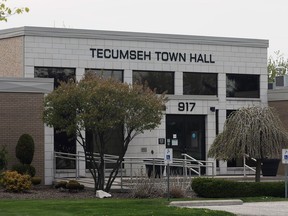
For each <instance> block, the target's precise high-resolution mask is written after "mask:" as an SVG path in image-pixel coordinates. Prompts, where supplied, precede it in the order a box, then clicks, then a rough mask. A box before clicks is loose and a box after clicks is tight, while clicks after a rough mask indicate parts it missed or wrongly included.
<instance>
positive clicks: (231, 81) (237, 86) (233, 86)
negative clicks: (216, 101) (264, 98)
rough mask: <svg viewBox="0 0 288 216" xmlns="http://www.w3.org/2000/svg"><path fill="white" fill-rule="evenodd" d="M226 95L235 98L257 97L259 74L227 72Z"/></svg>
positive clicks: (258, 95)
mask: <svg viewBox="0 0 288 216" xmlns="http://www.w3.org/2000/svg"><path fill="white" fill-rule="evenodd" d="M226 96H227V97H236V98H259V97H260V81H259V75H248V74H227V75H226Z"/></svg>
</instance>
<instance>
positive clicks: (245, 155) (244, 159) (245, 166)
mask: <svg viewBox="0 0 288 216" xmlns="http://www.w3.org/2000/svg"><path fill="white" fill-rule="evenodd" d="M246 157H249V158H251V160H253V161H255V162H256V161H257V160H256V159H255V158H252V157H250V156H249V155H248V154H244V156H243V169H244V170H243V174H244V177H246V168H248V169H249V170H251V171H253V172H255V173H256V169H254V168H253V167H250V166H248V165H247V164H246Z"/></svg>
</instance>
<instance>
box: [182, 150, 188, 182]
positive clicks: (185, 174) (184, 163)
mask: <svg viewBox="0 0 288 216" xmlns="http://www.w3.org/2000/svg"><path fill="white" fill-rule="evenodd" d="M183 173H184V176H185V179H186V178H187V158H186V154H185V155H184V161H183Z"/></svg>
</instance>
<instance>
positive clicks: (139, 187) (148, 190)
mask: <svg viewBox="0 0 288 216" xmlns="http://www.w3.org/2000/svg"><path fill="white" fill-rule="evenodd" d="M133 184H134V187H133V188H132V191H131V195H132V197H133V198H156V197H163V196H164V194H165V192H166V190H165V189H166V188H165V185H164V184H163V182H157V181H156V179H154V178H151V179H149V178H147V177H139V178H137V179H136V182H133Z"/></svg>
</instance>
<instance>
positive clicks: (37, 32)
mask: <svg viewBox="0 0 288 216" xmlns="http://www.w3.org/2000/svg"><path fill="white" fill-rule="evenodd" d="M17 36H38V37H64V38H83V39H106V40H125V41H145V42H160V43H182V44H200V45H223V46H224V45H225V46H244V47H259V48H268V47H269V40H265V39H249V38H232V37H213V36H195V35H178V34H160V33H140V32H124V31H106V30H105V31H103V30H87V29H71V28H51V27H31V26H25V27H19V28H11V29H5V30H1V31H0V39H1V38H9V37H17Z"/></svg>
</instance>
